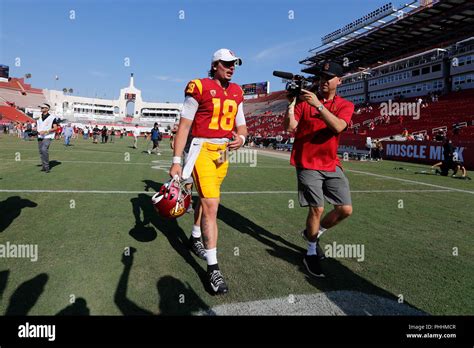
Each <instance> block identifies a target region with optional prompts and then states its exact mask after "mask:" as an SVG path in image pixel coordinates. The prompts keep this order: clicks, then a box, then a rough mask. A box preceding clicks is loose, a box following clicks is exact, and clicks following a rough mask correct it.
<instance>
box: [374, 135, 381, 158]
mask: <svg viewBox="0 0 474 348" xmlns="http://www.w3.org/2000/svg"><path fill="white" fill-rule="evenodd" d="M375 150H376V160H377V161H382V159H383V157H382V156H383V144H382V141H380V139H377V140H376V141H375Z"/></svg>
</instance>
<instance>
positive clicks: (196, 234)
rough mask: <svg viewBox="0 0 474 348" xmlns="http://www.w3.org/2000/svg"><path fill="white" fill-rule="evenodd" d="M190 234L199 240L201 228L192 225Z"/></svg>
mask: <svg viewBox="0 0 474 348" xmlns="http://www.w3.org/2000/svg"><path fill="white" fill-rule="evenodd" d="M191 233H192V235H193V237H194V238H201V226H196V225H193V231H192V232H191Z"/></svg>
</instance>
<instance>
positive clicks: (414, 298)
mask: <svg viewBox="0 0 474 348" xmlns="http://www.w3.org/2000/svg"><path fill="white" fill-rule="evenodd" d="M131 143H132V141H131V140H130V139H123V140H120V139H117V140H116V143H114V144H97V145H94V144H92V143H91V142H90V141H84V140H82V139H78V140H74V142H73V144H74V146H71V147H69V148H65V147H64V146H63V145H62V141H55V142H54V143H53V144H52V146H51V149H50V160H51V161H54V162H53V165H54V167H53V168H52V171H51V173H48V174H46V173H43V172H40V167H39V166H38V165H39V155H38V151H37V143H36V141H30V142H25V141H22V140H20V139H17V138H16V137H10V136H4V135H1V136H0V161H1V162H0V163H1V165H0V214H1V215H0V216H1V218H0V244H4V245H6V243H7V242H8V243H10V244H37V245H38V260H37V261H36V262H32V261H31V260H30V259H26V258H23V259H18V258H1V259H0V313H1V314H29V315H43V314H45V315H55V314H91V315H122V314H124V315H129V314H190V313H196V312H198V311H203V310H204V311H206V310H208V309H210V308H215V307H216V306H219V305H227V304H235V303H242V302H249V301H260V300H269V299H275V298H285V297H289V298H291V296H293V297H295V298H296V299H298V296H302V295H310V294H322V293H323V294H325V295H327V296H328V298H329V299H331V294H333V293H336V291H339V290H348V291H353V292H360V293H363V294H368V295H371V296H372V295H377V296H381V297H383V298H388V299H390V300H393V301H395V303H397V302H396V301H397V300H398V299H399V295H402V296H403V300H404V303H405V304H407V305H409V306H410V307H412V308H414V309H417V310H419V311H422V312H425V313H428V314H434V315H448V314H449V315H466V314H471V315H472V314H474V297H473V294H474V227H473V226H474V214H473V211H474V187H473V185H474V183H473V182H471V181H463V180H456V179H452V178H446V177H439V176H432V175H422V174H415V172H416V171H420V170H423V169H425V170H427V168H428V167H427V166H422V165H416V164H407V163H400V162H390V161H383V162H376V163H373V162H347V163H345V164H344V167H345V168H346V172H347V176H348V178H349V181H350V184H351V190H352V191H353V192H352V199H353V205H354V214H353V215H352V216H351V217H350V218H349V219H348V220H346V221H344V222H343V223H342V224H340V225H338V226H337V227H335V228H334V229H331V230H330V231H328V232H327V233H326V234H325V235H324V236H323V238H322V245H323V246H324V245H326V244H331V243H333V242H337V243H338V244H362V245H364V248H365V249H364V250H365V257H364V260H363V261H362V262H358V261H357V260H356V259H355V258H347V257H346V258H330V259H327V260H325V261H324V264H323V267H324V269H325V271H326V274H327V276H328V277H327V278H326V279H313V278H309V277H308V276H307V274H306V272H305V270H304V269H303V267H302V263H301V261H302V255H303V252H304V250H305V242H304V241H303V240H302V238H301V236H300V234H299V232H300V231H301V230H302V229H303V228H304V224H305V218H306V212H307V211H306V209H303V208H300V207H299V206H298V203H297V194H296V177H295V170H294V168H293V167H291V166H290V165H289V161H288V159H287V158H277V157H270V156H268V155H266V154H261V153H259V155H258V158H257V159H258V163H257V166H256V167H250V166H249V165H248V164H231V166H230V169H229V173H228V176H227V178H226V180H225V181H224V184H223V187H222V191H223V194H222V199H221V206H220V208H219V209H220V210H219V216H218V218H219V220H218V225H219V234H220V237H219V246H218V258H219V264H220V265H221V269H222V270H223V273H224V276H225V277H226V280H227V282H228V285H229V288H230V292H229V294H227V295H225V296H212V295H210V294H209V293H208V292H207V291H206V290H205V288H204V285H203V280H204V277H205V269H206V263H205V261H202V260H200V259H198V258H197V257H195V256H194V255H193V254H191V253H190V252H189V251H188V249H187V247H186V242H187V239H188V237H189V235H190V231H191V227H192V216H191V215H189V214H187V215H185V216H183V217H181V218H179V219H178V220H174V221H171V220H163V219H161V218H159V217H158V215H157V214H156V213H155V212H154V210H153V207H152V205H151V204H150V197H151V195H152V193H153V192H154V191H155V190H158V189H159V187H160V186H161V183H163V182H164V181H166V180H167V179H168V175H167V169H168V168H169V163H170V160H171V150H170V149H169V144H168V141H167V140H165V141H163V142H162V148H163V151H162V152H163V155H162V156H156V155H148V154H147V153H145V152H144V151H143V150H144V149H145V145H146V143H145V141H144V140H141V141H140V142H139V149H138V150H134V149H132V148H130V145H131ZM127 153H128V154H129V158H128V154H127ZM127 159H129V161H127ZM399 167H403V168H405V169H404V170H395V169H394V168H399ZM33 190H38V191H36V192H33ZM44 191H49V192H44ZM93 191H95V192H93ZM400 200H401V201H400ZM401 205H403V207H401ZM327 208H328V209H330V207H329V206H328V207H327ZM125 247H133V248H135V249H136V252H135V253H134V256H133V258H125V259H124V260H123V261H122V253H123V250H124V248H125ZM453 254H454V255H453ZM73 299H75V300H76V301H75V303H73V304H71V302H72V300H73ZM333 302H334V304H335V305H336V306H338V307H339V308H347V311H345V312H346V313H347V314H354V313H356V314H357V313H360V314H370V313H369V312H368V311H367V310H366V309H365V308H364V304H363V303H359V302H354V303H351V302H350V298H348V299H345V300H344V301H342V300H341V298H340V296H339V297H337V298H336V297H334V298H333ZM343 311H344V310H343ZM387 314H397V313H387Z"/></svg>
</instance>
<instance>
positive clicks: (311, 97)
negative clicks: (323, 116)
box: [300, 89, 322, 108]
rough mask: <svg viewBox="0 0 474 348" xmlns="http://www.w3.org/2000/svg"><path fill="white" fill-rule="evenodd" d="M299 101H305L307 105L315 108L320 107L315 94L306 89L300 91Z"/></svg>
mask: <svg viewBox="0 0 474 348" xmlns="http://www.w3.org/2000/svg"><path fill="white" fill-rule="evenodd" d="M300 99H301V100H304V101H306V102H307V103H308V104H309V105H311V106H314V107H315V108H317V107H318V106H321V105H322V103H321V102H320V101H319V99H318V97H317V96H316V94H314V93H313V92H310V91H308V90H306V89H302V90H301V93H300Z"/></svg>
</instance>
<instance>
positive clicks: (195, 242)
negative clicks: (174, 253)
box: [189, 236, 206, 260]
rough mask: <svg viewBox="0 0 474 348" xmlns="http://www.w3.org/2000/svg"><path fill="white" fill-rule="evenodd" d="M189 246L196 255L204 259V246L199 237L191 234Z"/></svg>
mask: <svg viewBox="0 0 474 348" xmlns="http://www.w3.org/2000/svg"><path fill="white" fill-rule="evenodd" d="M189 246H190V248H191V250H192V252H193V253H195V254H196V256H197V257H199V258H200V259H203V260H205V259H206V249H205V248H204V244H203V243H202V240H201V238H194V237H193V236H191V238H189Z"/></svg>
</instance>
